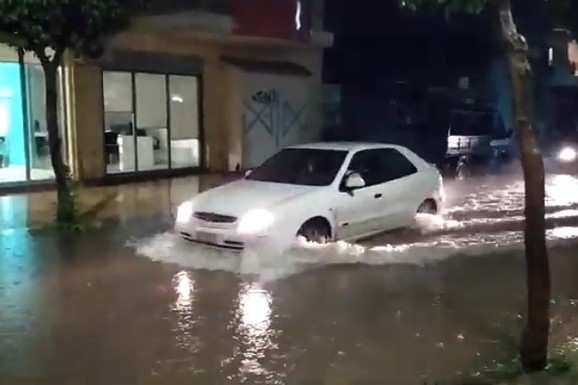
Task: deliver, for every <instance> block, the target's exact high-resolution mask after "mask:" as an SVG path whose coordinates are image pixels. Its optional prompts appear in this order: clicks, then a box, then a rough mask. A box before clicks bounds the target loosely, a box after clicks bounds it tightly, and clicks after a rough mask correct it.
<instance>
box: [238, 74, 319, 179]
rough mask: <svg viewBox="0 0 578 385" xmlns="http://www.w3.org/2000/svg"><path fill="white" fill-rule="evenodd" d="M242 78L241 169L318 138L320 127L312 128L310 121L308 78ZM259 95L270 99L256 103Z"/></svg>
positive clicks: (255, 76)
mask: <svg viewBox="0 0 578 385" xmlns="http://www.w3.org/2000/svg"><path fill="white" fill-rule="evenodd" d="M243 78H244V79H243V82H242V84H243V92H242V103H243V105H242V111H243V117H242V126H241V127H242V129H243V164H242V167H244V168H251V167H255V166H258V165H259V164H260V163H262V162H263V161H264V160H266V159H267V158H268V157H270V156H271V155H273V154H274V153H276V152H277V151H279V150H280V149H281V148H283V147H286V146H289V145H293V144H299V143H306V142H310V141H315V140H318V139H319V135H320V130H321V127H317V126H312V125H311V119H310V113H311V110H312V100H311V94H312V92H311V89H312V81H311V80H310V79H309V78H305V77H296V76H283V75H273V74H260V73H244V75H243ZM260 93H261V95H262V96H269V97H271V98H272V100H268V101H259V100H256V99H257V98H258V96H259V94H260ZM257 116H259V118H260V119H257Z"/></svg>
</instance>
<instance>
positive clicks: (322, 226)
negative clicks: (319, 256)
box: [297, 218, 331, 243]
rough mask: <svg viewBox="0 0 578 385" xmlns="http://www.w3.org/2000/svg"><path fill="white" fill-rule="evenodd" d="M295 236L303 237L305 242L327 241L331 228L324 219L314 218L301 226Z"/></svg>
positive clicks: (329, 237)
mask: <svg viewBox="0 0 578 385" xmlns="http://www.w3.org/2000/svg"><path fill="white" fill-rule="evenodd" d="M297 237H303V238H305V240H306V241H307V242H315V243H327V242H329V241H330V239H331V229H330V227H329V225H328V224H327V222H326V221H325V220H323V219H321V218H319V219H316V218H314V219H311V220H308V221H307V222H305V223H304V224H303V225H302V226H301V228H300V229H299V231H297Z"/></svg>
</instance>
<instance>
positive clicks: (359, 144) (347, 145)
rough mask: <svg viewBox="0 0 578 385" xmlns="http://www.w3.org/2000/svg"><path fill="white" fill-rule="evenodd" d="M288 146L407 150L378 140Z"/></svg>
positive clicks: (350, 149) (344, 149)
mask: <svg viewBox="0 0 578 385" xmlns="http://www.w3.org/2000/svg"><path fill="white" fill-rule="evenodd" d="M287 148H309V149H318V150H342V151H359V150H372V149H378V148H395V149H398V150H405V149H406V148H405V147H403V146H399V145H396V144H389V143H377V142H317V143H305V144H299V145H294V146H289V147H287Z"/></svg>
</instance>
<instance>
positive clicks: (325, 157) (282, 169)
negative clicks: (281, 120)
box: [246, 148, 347, 186]
mask: <svg viewBox="0 0 578 385" xmlns="http://www.w3.org/2000/svg"><path fill="white" fill-rule="evenodd" d="M346 157H347V151H341V150H326V149H316V148H287V149H284V150H281V151H280V152H278V153H277V154H275V155H273V156H272V157H271V158H269V159H267V160H266V161H265V162H264V163H263V164H262V165H261V166H259V167H257V168H256V169H254V170H253V171H252V172H251V173H250V174H249V175H248V176H247V178H246V179H248V180H256V181H261V182H274V183H285V184H295V185H304V186H328V185H330V184H331V183H332V182H333V181H334V180H335V177H336V176H337V173H338V172H339V170H340V168H341V165H342V164H343V162H344V160H345V158H346Z"/></svg>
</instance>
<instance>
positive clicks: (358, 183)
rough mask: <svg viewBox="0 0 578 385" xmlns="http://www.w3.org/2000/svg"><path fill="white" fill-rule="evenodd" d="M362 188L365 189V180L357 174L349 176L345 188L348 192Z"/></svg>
mask: <svg viewBox="0 0 578 385" xmlns="http://www.w3.org/2000/svg"><path fill="white" fill-rule="evenodd" d="M362 187H365V180H364V179H363V177H362V176H361V175H359V174H358V173H356V172H353V173H351V174H349V175H348V176H347V179H345V188H347V189H348V190H356V189H359V188H362Z"/></svg>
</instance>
